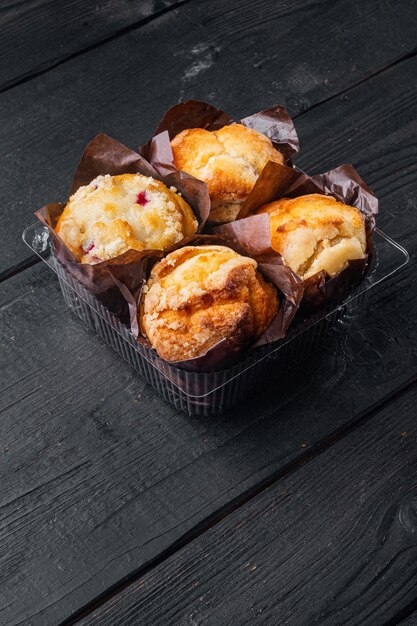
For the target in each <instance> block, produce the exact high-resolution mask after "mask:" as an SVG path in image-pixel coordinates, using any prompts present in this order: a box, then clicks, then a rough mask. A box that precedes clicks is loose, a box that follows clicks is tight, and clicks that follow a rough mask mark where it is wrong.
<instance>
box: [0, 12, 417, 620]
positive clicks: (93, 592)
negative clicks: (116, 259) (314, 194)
mask: <svg viewBox="0 0 417 626" xmlns="http://www.w3.org/2000/svg"><path fill="white" fill-rule="evenodd" d="M416 13H417V12H416V3H415V2H413V0H400V1H399V2H392V1H391V0H351V1H349V2H348V1H347V0H344V1H340V2H339V1H335V0H292V1H290V0H279V1H274V0H261V1H258V0H252V1H251V2H237V1H235V0H229V1H228V2H225V1H224V0H211V2H209V1H208V0H206V1H203V0H182V1H176V0H155V1H154V2H140V1H139V0H136V1H134V0H96V1H95V2H88V1H85V0H72V2H68V1H67V2H64V1H63V0H60V1H58V0H36V1H35V0H26V2H18V1H17V0H10V2H5V3H3V4H2V6H0V24H1V32H2V36H1V39H0V70H1V71H0V81H1V83H0V88H1V91H2V93H1V96H0V107H1V124H0V136H1V147H2V149H1V154H0V162H1V171H2V177H1V190H2V202H1V207H2V227H1V229H0V247H1V250H2V254H1V261H0V272H1V275H0V278H1V280H2V284H1V289H0V324H1V338H0V342H1V377H0V387H1V391H2V393H1V400H0V402H1V404H0V429H1V448H0V454H1V463H0V473H1V483H0V484H1V491H0V507H1V508H0V533H1V541H0V550H1V556H0V578H1V583H0V623H1V624H2V625H3V624H4V625H6V624H7V625H8V626H9V625H10V626H12V625H17V624H25V625H26V624H36V625H42V626H44V625H49V624H54V625H55V624H64V623H65V624H73V623H77V624H80V625H81V624H82V625H83V626H90V625H92V624H97V625H100V626H101V625H103V624H104V625H107V624H109V625H113V624H120V625H125V624H138V625H139V624H140V625H141V626H142V625H148V624H149V625H152V626H153V625H159V624H162V625H165V624H167V625H171V624H174V625H180V626H197V625H210V626H211V625H212V626H225V625H230V626H241V625H243V624H251V625H252V624H265V625H267V626H270V625H274V624H291V625H295V626H299V625H310V624H320V625H335V624H336V625H339V624H340V625H342V624H343V625H347V624H349V625H364V624H365V625H368V624H371V625H374V624H375V625H378V626H382V625H385V626H388V625H391V624H398V623H401V624H403V625H408V626H409V625H411V624H417V612H416V611H417V463H416V461H417V445H416V436H417V422H416V417H417V415H416V412H417V411H416V402H417V386H416V382H417V342H416V338H417V322H416V319H417V273H416V270H417V265H416V259H415V254H414V250H415V246H416V242H417V143H416V140H417V97H416V89H417V56H416V52H417V40H416V32H417V17H416ZM188 98H198V99H201V100H208V101H210V102H212V103H213V104H217V105H219V106H221V107H222V108H223V109H225V110H226V111H228V112H230V113H231V114H232V115H234V116H235V117H236V118H239V117H241V116H243V115H245V114H249V113H251V112H253V111H256V110H259V109H261V108H264V107H266V106H268V105H272V104H277V103H282V104H285V105H286V106H287V108H288V109H289V111H290V113H291V114H292V115H293V116H294V119H295V124H296V127H297V131H298V133H299V136H300V141H301V154H300V157H299V158H298V159H297V164H298V165H299V166H300V167H303V168H305V169H307V170H308V171H310V172H318V171H325V170H326V169H330V168H331V167H334V166H336V165H339V164H341V163H343V162H352V163H353V164H354V165H355V166H356V167H357V168H358V170H359V172H360V173H361V175H362V176H363V177H364V178H365V180H366V181H367V182H368V184H369V185H370V186H371V187H372V188H373V189H374V190H375V192H377V194H378V195H379V197H380V201H381V202H380V204H381V213H380V217H379V225H380V227H381V228H382V229H383V230H385V231H386V232H387V233H388V234H389V235H391V236H392V237H393V238H395V239H396V240H398V241H399V242H400V243H401V244H402V245H403V246H405V247H406V248H408V250H409V251H410V252H411V262H410V264H409V265H408V266H407V267H405V268H404V269H403V270H401V271H400V273H399V274H398V275H397V276H395V277H393V278H392V279H388V280H387V281H386V282H384V283H383V284H381V285H380V286H378V287H376V288H375V289H374V290H373V292H372V295H371V297H370V300H369V304H368V308H367V311H366V314H364V315H363V316H362V317H361V318H360V319H359V320H358V321H357V322H355V324H354V326H353V327H352V329H351V331H350V332H349V333H347V334H346V335H345V336H344V337H343V338H342V339H341V340H340V341H339V343H338V344H337V345H336V346H333V347H331V348H329V350H328V351H327V352H326V351H325V352H324V353H323V354H319V355H317V356H316V357H315V358H314V359H311V360H309V361H308V362H307V363H305V364H304V365H303V366H302V367H301V368H298V369H297V370H295V372H294V373H293V374H292V376H290V377H289V380H288V381H287V383H286V386H285V389H283V388H280V387H278V386H275V387H273V388H270V389H267V390H266V391H265V392H263V393H262V394H259V395H258V396H257V397H256V398H253V399H251V400H250V401H249V402H246V403H245V405H244V406H240V407H238V408H236V409H235V410H234V411H232V412H230V413H228V414H225V415H221V416H218V417H215V418H210V419H208V418H193V417H189V416H187V415H185V414H183V413H179V412H176V411H175V410H174V409H173V408H172V407H171V406H169V405H168V404H166V403H164V402H163V401H162V400H161V399H160V398H159V397H158V396H157V395H156V393H155V392H154V391H153V390H152V389H151V388H150V387H149V386H148V385H147V384H145V383H144V382H143V381H142V380H141V378H140V377H139V376H138V375H137V374H136V373H135V372H134V371H133V370H131V369H130V368H129V366H128V365H126V364H125V363H124V362H123V361H122V360H120V359H119V358H118V357H117V356H116V355H115V354H114V353H113V352H112V350H111V349H110V348H109V347H107V346H106V345H105V344H104V343H103V342H102V341H101V340H99V339H98V338H97V337H96V336H94V335H92V334H90V333H89V331H87V330H86V329H85V328H84V327H83V326H82V325H81V324H80V323H79V322H78V321H77V320H76V318H75V317H73V316H72V315H71V314H70V313H69V312H68V310H67V309H66V307H65V305H64V303H63V301H62V299H61V296H60V292H59V287H58V285H57V281H56V279H55V278H54V276H53V274H52V273H51V272H49V271H48V270H47V268H46V267H45V266H43V264H40V263H38V262H37V259H36V258H34V257H33V256H30V255H29V250H28V249H27V248H26V247H25V246H24V244H23V243H22V241H21V231H22V230H23V228H24V227H25V226H26V225H28V224H30V223H31V222H32V221H33V220H34V218H33V211H34V210H35V209H36V208H38V207H39V206H40V205H42V204H44V203H45V202H46V201H49V202H51V201H58V200H62V199H65V197H66V194H67V190H68V185H69V183H70V181H71V177H72V173H73V170H74V167H75V164H76V162H77V159H78V157H79V154H80V152H81V150H82V148H83V147H84V145H85V144H86V143H87V142H88V141H89V140H90V139H91V138H92V137H93V136H94V135H95V134H96V133H97V132H99V131H104V132H107V133H108V134H110V135H113V136H115V137H116V138H118V139H119V140H120V141H122V142H124V143H127V144H128V145H130V146H132V147H136V146H137V145H138V144H140V143H142V142H143V141H144V140H145V139H147V137H148V136H149V135H150V133H151V131H152V129H153V128H154V126H155V123H156V122H157V121H158V119H159V118H160V116H161V114H162V113H163V111H164V110H165V109H167V108H168V107H169V106H171V105H172V104H174V103H176V102H178V101H180V100H183V99H188Z"/></svg>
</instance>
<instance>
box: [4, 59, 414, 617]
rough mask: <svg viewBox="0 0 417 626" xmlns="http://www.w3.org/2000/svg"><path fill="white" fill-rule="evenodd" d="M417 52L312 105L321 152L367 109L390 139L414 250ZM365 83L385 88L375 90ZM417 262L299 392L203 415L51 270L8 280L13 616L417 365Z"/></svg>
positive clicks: (47, 610)
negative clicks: (96, 329) (123, 356)
mask: <svg viewBox="0 0 417 626" xmlns="http://www.w3.org/2000/svg"><path fill="white" fill-rule="evenodd" d="M415 63H416V61H415V60H413V59H411V60H409V61H407V62H406V63H404V64H400V65H399V66H397V68H395V69H396V71H395V72H394V71H393V70H394V68H393V70H391V71H390V72H386V73H384V74H381V75H380V76H379V77H377V78H375V79H374V81H373V82H372V92H370V91H368V89H369V86H368V85H367V84H365V85H361V86H360V87H357V88H356V89H353V90H352V91H351V93H350V99H349V106H350V108H348V107H347V106H346V105H345V104H343V108H342V111H340V109H339V107H340V106H342V104H340V103H338V101H337V100H335V102H334V105H333V106H330V103H329V104H326V105H325V107H323V116H322V117H320V115H319V111H320V108H317V109H315V110H314V111H311V112H309V113H308V114H306V116H307V115H309V116H311V120H312V127H313V128H315V129H316V136H315V137H314V136H313V139H314V140H315V141H312V140H311V141H310V142H309V145H311V150H312V153H311V162H313V161H314V159H317V158H318V157H317V153H316V151H318V150H319V147H317V145H316V144H317V139H316V137H317V133H318V129H320V128H322V127H323V141H322V142H321V143H320V149H321V150H322V153H323V155H326V152H327V150H330V149H331V150H332V151H333V152H332V156H333V158H334V159H335V160H337V162H338V163H339V162H341V161H342V160H345V159H344V154H345V152H346V150H347V143H346V142H345V141H342V139H341V141H340V143H339V152H338V151H337V150H336V148H335V147H334V145H333V142H334V141H335V135H333V134H330V133H328V132H327V131H326V132H325V128H327V127H329V128H332V127H335V128H336V129H337V132H338V133H339V134H340V135H341V137H342V138H345V137H346V134H347V129H348V128H349V129H351V124H350V119H351V117H350V116H351V115H352V116H353V119H355V115H356V112H357V111H358V110H359V108H360V110H361V115H362V116H364V118H366V119H368V120H369V128H368V131H367V132H368V133H371V134H370V136H374V137H377V138H378V142H379V144H378V148H379V151H380V152H379V154H378V157H377V158H378V164H377V165H378V167H376V166H375V170H376V173H375V174H374V179H373V183H374V186H377V185H378V184H380V186H381V189H380V190H381V194H382V200H383V208H384V209H385V211H386V214H385V217H383V218H382V219H383V220H385V219H387V217H388V222H387V224H386V225H387V226H388V227H389V232H390V233H391V234H394V235H395V236H397V237H399V238H400V240H401V242H402V243H403V244H404V245H405V246H406V247H409V248H413V247H415V232H416V228H417V221H416V220H417V213H416V212H415V211H412V210H411V209H410V207H411V208H412V205H410V201H412V200H413V198H414V196H415V194H416V182H415V177H414V176H412V175H408V174H407V173H408V172H409V171H410V168H413V167H415V159H414V153H413V146H415V133H416V124H415V122H414V123H413V122H412V121H411V117H412V115H414V119H416V116H415V112H416V111H415V107H416V104H415V101H414V99H412V98H411V97H409V96H408V91H407V90H408V89H409V88H410V89H411V87H412V85H413V84H414V83H413V81H415V74H416V71H415V70H416V65H415ZM397 77H398V78H397ZM401 89H403V90H404V99H403V108H402V114H401V116H398V115H394V112H396V111H397V110H398V98H399V92H401ZM364 91H366V93H370V94H371V95H372V97H370V98H368V100H366V99H365V98H364V97H363V93H364ZM382 95H383V96H384V102H386V106H385V108H384V115H381V114H380V113H379V105H378V102H379V101H380V98H381V97H382ZM342 102H343V103H344V101H342ZM343 124H344V125H343ZM308 128H309V127H308V124H306V126H305V129H307V130H308ZM404 129H405V130H404ZM307 130H306V131H305V132H307ZM303 132H304V131H303ZM356 141H358V143H357V152H355V151H354V150H353V149H352V150H351V152H350V156H351V158H352V159H353V160H354V161H355V160H356V159H359V158H360V159H363V163H364V165H365V166H366V165H367V163H368V162H369V163H372V159H371V156H372V155H374V153H373V149H374V145H373V142H372V141H367V142H362V141H361V140H360V139H356ZM393 154H395V155H396V156H395V159H393V158H392V156H391V155H393ZM383 155H385V156H383ZM400 157H402V158H400ZM305 158H306V159H307V158H308V153H306V154H305ZM323 158H324V157H323ZM370 171H371V170H370ZM372 171H373V170H372ZM378 171H380V174H381V181H379V179H378ZM398 175H400V176H401V184H399V182H398V180H397V177H398ZM407 207H408V209H407ZM390 214H391V215H390ZM415 267H416V266H415V261H413V264H412V265H411V266H410V267H409V268H408V269H406V270H404V271H402V272H401V275H400V277H399V279H398V280H397V279H395V280H394V279H392V280H390V281H389V282H388V283H386V284H384V285H383V286H381V288H377V289H376V291H375V294H374V295H373V296H372V298H371V301H370V305H369V314H368V316H367V317H366V318H364V319H362V320H361V321H360V322H358V324H357V325H356V327H355V329H354V331H353V332H352V333H350V335H349V336H348V337H346V338H345V340H344V341H343V342H342V344H341V345H340V347H339V350H338V351H336V352H333V353H332V354H331V355H329V354H327V353H325V354H323V355H321V356H319V357H318V358H317V360H314V361H311V362H310V363H309V364H307V365H306V366H305V367H304V368H302V369H301V370H300V371H299V372H298V375H297V376H294V377H292V378H291V379H290V380H289V381H288V382H287V384H286V386H285V389H279V390H278V392H277V389H275V388H274V389H270V390H269V391H268V392H266V393H265V394H262V396H260V397H258V398H255V399H254V400H253V401H252V402H248V403H246V404H245V406H244V407H240V408H239V409H236V411H234V412H232V413H231V414H229V415H225V416H219V417H217V418H214V419H213V418H210V420H204V419H199V420H196V419H193V418H188V417H187V416H184V415H182V414H178V413H176V412H175V411H174V410H173V409H172V408H171V407H169V406H168V405H166V404H164V403H163V402H162V401H160V400H159V399H158V398H157V397H156V395H155V394H154V392H153V391H152V390H151V389H150V388H149V387H148V386H146V385H145V384H144V383H143V382H142V381H141V379H140V378H138V377H137V376H136V374H135V373H134V372H133V371H131V370H130V369H129V368H128V367H127V366H125V365H124V364H123V363H122V362H121V361H120V360H119V359H117V358H116V357H115V355H114V354H113V352H112V351H111V350H110V349H107V348H106V347H105V346H103V344H102V343H101V342H100V341H99V340H98V339H96V338H95V337H92V336H90V335H89V334H88V332H87V331H85V330H84V329H83V327H82V326H81V325H79V324H78V323H77V322H76V321H75V320H74V319H73V318H71V317H70V316H69V315H68V313H67V311H66V310H65V307H64V305H63V303H61V301H60V299H59V293H58V287H57V285H56V284H55V282H54V279H53V277H52V275H50V274H49V273H48V271H47V270H46V268H45V269H43V268H40V267H37V268H34V269H32V270H28V271H26V272H23V273H22V274H21V275H20V276H16V277H14V278H13V279H10V280H8V281H6V283H5V284H4V285H3V286H2V293H1V295H0V298H1V299H0V324H1V328H2V329H3V333H2V337H1V339H0V342H1V354H2V370H1V377H0V384H1V407H0V411H1V412H0V418H1V419H0V437H1V441H2V442H4V448H3V453H4V456H3V463H2V464H0V472H1V473H2V474H1V484H2V486H3V488H2V493H1V494H0V532H1V537H2V548H3V549H2V553H1V558H0V577H1V578H0V585H1V589H2V594H1V600H0V602H1V605H0V623H2V624H7V625H13V624H18V623H21V624H23V623H24V624H28V623H31V624H41V625H42V626H43V625H44V624H49V623H51V624H55V623H57V622H59V620H61V619H64V618H65V617H67V616H68V615H70V614H71V613H72V612H74V611H76V610H77V609H79V608H80V607H81V606H84V605H85V604H87V603H88V602H89V601H91V600H92V599H93V598H95V597H97V596H99V595H100V594H101V593H102V592H103V591H104V590H105V589H107V588H108V587H109V586H111V585H113V584H116V583H117V582H118V581H120V580H121V579H123V578H124V577H126V576H128V575H130V574H132V573H133V572H135V570H137V569H138V568H141V567H143V566H144V565H146V564H147V563H149V562H151V561H152V559H154V558H155V557H157V556H158V555H160V554H161V553H162V552H163V551H164V550H167V549H170V547H172V546H173V544H174V543H175V542H176V541H182V540H183V538H184V537H185V538H186V537H187V533H191V532H193V529H195V527H196V526H197V525H198V524H204V523H205V520H208V519H210V517H211V519H217V518H218V517H220V516H221V515H223V514H225V512H227V511H228V510H230V508H233V507H234V506H235V504H236V503H237V502H239V501H240V500H241V499H242V498H245V497H246V496H247V495H250V494H252V493H254V492H256V491H257V490H258V489H259V488H261V487H262V486H263V485H264V484H265V483H266V482H268V481H270V480H272V479H274V478H276V477H278V476H279V475H280V474H281V473H282V472H283V471H285V470H286V468H288V466H289V464H291V463H294V462H296V461H297V459H300V458H301V457H302V455H303V454H304V452H305V451H306V450H311V449H314V448H315V447H316V446H317V445H319V443H320V442H321V441H323V439H328V438H329V437H331V435H332V433H334V432H335V431H338V429H340V428H343V427H346V426H347V425H348V424H350V423H351V422H352V421H354V420H355V419H357V418H358V416H360V415H361V414H364V413H366V412H367V411H369V410H370V409H371V408H372V407H374V406H375V405H376V404H378V403H379V402H380V401H382V400H383V398H384V397H386V395H387V394H389V393H391V392H392V391H393V390H395V389H397V388H398V387H399V386H401V385H404V384H405V383H406V382H407V381H409V380H410V379H413V378H415V376H416V374H417V345H416V329H415V317H416V307H417V304H416V298H417V293H416V292H417V290H416V277H415ZM18 306H19V308H17V307H18ZM17 329H19V332H17ZM300 386H302V393H300ZM329 397H331V402H329ZM17 590H19V591H17Z"/></svg>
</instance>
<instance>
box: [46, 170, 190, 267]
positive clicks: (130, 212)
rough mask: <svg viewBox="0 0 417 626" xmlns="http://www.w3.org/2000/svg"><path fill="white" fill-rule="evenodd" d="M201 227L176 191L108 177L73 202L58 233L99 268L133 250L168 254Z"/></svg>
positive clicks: (139, 179) (141, 179) (137, 177)
mask: <svg viewBox="0 0 417 626" xmlns="http://www.w3.org/2000/svg"><path fill="white" fill-rule="evenodd" d="M197 226H198V224H197V220H196V218H195V215H194V213H193V212H192V210H191V207H190V206H189V205H188V204H187V202H185V200H184V199H183V198H182V197H181V196H180V195H179V194H178V193H176V190H175V188H173V187H172V188H171V189H168V187H166V186H165V185H164V184H163V183H162V182H160V181H158V180H155V179H154V178H151V177H149V176H143V175H142V174H121V175H119V176H110V175H108V174H107V175H106V176H98V177H97V178H95V179H94V180H92V181H91V183H90V184H89V185H85V186H83V187H80V188H79V189H78V190H77V191H76V192H75V193H74V195H72V196H71V198H70V199H69V202H68V204H67V205H66V207H65V209H64V211H63V213H62V215H61V217H60V218H59V221H58V224H57V226H56V232H57V233H58V235H59V236H60V237H61V238H62V239H63V240H64V241H65V243H66V244H67V245H68V247H69V248H70V249H71V251H72V252H73V253H74V255H75V256H76V258H77V260H78V261H81V262H82V263H98V262H100V261H106V260H108V259H111V258H114V257H116V256H118V255H119V254H122V253H123V252H126V251H127V250H129V249H133V250H145V249H149V248H156V249H164V248H167V247H169V246H171V245H173V244H175V243H178V242H179V241H181V240H182V239H183V238H184V237H187V236H188V235H191V234H193V233H195V232H196V230H197Z"/></svg>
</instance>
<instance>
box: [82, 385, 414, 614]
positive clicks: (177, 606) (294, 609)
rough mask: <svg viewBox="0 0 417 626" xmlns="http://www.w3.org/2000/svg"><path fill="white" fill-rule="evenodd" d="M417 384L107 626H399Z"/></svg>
mask: <svg viewBox="0 0 417 626" xmlns="http://www.w3.org/2000/svg"><path fill="white" fill-rule="evenodd" d="M416 403H417V388H416V386H415V385H414V387H413V389H411V390H410V391H408V393H405V394H404V395H402V396H401V397H400V398H399V399H398V400H396V401H395V402H392V403H390V404H388V406H386V407H385V408H384V409H383V410H382V411H380V412H378V413H377V414H376V415H375V416H374V417H372V419H371V420H369V422H368V423H366V424H363V425H361V426H359V427H358V428H357V429H356V430H355V431H354V432H353V433H351V434H350V435H349V436H348V437H346V438H344V439H342V440H341V441H339V442H337V443H336V444H335V445H334V446H333V447H332V448H330V449H329V450H327V451H326V452H324V453H323V454H319V455H317V456H316V457H314V458H313V459H312V460H310V461H309V462H307V463H305V464H304V465H303V466H302V467H301V468H300V469H299V470H298V471H297V472H295V473H294V474H291V475H289V476H287V477H285V478H283V479H282V480H280V481H279V482H277V483H276V484H275V485H273V486H272V487H271V488H269V489H267V490H265V491H264V492H263V493H262V494H260V495H259V496H257V497H256V498H254V499H253V500H252V501H251V502H249V503H248V504H246V505H245V506H243V507H241V508H240V509H238V510H237V511H235V512H233V513H231V514H230V515H229V516H228V517H227V518H226V519H225V520H222V521H221V522H220V523H219V524H218V525H217V526H215V527H214V528H212V529H210V530H209V531H208V532H206V533H204V534H203V535H202V536H201V537H199V538H198V539H197V540H195V541H193V542H192V543H191V544H190V545H188V546H187V547H186V548H184V549H182V550H180V551H179V552H178V553H177V554H176V555H175V556H174V557H172V558H170V559H168V560H167V561H165V562H164V563H163V564H161V565H159V566H157V567H156V568H155V569H154V570H153V571H152V572H150V573H149V574H147V575H146V576H144V577H141V578H140V579H139V580H138V581H137V582H135V583H134V584H133V585H131V586H129V587H128V588H127V589H126V590H124V591H123V592H122V593H120V594H119V595H118V596H117V597H114V598H113V599H112V600H110V601H109V602H107V603H105V604H104V605H103V606H102V607H100V608H99V609H98V610H97V611H95V612H94V613H93V614H92V615H91V616H89V617H87V618H86V619H84V620H82V621H81V622H80V626H81V625H82V626H87V625H88V626H90V625H91V626H92V625H93V624H100V626H105V625H106V624H111V625H112V626H116V625H118V624H132V625H133V624H141V626H145V625H147V624H149V625H151V624H152V625H153V624H207V625H211V624H213V625H215V624H216V625H217V624H222V625H226V624H239V625H241V626H244V625H245V624H251V626H253V625H256V624H288V625H289V626H290V625H294V626H304V625H305V626H307V625H310V624H320V626H326V625H329V626H330V625H332V626H333V625H334V624H338V625H339V624H340V625H341V624H344V625H348V624H349V625H350V626H353V625H359V624H360V625H361V626H373V625H375V624H388V623H389V624H395V623H397V622H396V621H395V616H396V615H397V614H398V613H399V612H401V610H402V609H403V607H404V606H405V605H406V604H407V603H408V602H410V601H415V590H416V585H417V565H416V551H417V540H416V530H417V518H416V502H417V488H416V482H417V446H416V440H417V424H416V419H415V406H416Z"/></svg>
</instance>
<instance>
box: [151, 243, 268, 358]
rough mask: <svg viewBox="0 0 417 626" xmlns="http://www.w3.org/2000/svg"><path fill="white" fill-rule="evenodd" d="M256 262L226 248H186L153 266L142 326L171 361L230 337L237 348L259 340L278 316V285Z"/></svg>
mask: <svg viewBox="0 0 417 626" xmlns="http://www.w3.org/2000/svg"><path fill="white" fill-rule="evenodd" d="M256 267H257V264H256V261H254V260H253V259H250V258H248V257H244V256H241V255H239V254H237V252H234V251H233V250H231V249H230V248H226V247H225V246H211V245H210V246H195V247H194V246H186V247H184V248H180V249H178V250H175V252H171V253H170V254H168V256H167V257H165V259H163V260H162V261H160V262H159V263H157V264H156V265H155V266H154V268H153V269H152V272H151V275H150V277H149V280H148V283H147V285H145V287H144V289H145V294H144V297H143V301H142V307H141V320H140V322H141V330H142V333H143V334H144V335H145V336H146V337H148V339H149V341H150V342H151V344H152V346H153V347H154V348H155V349H156V351H157V353H158V354H159V356H160V357H162V358H163V359H166V360H167V361H183V360H185V359H190V358H193V357H197V356H200V355H202V354H204V353H205V352H206V351H207V350H208V349H209V348H211V347H212V346H214V345H215V344H216V343H218V342H219V341H220V340H221V339H224V338H227V339H228V340H229V342H230V343H231V344H232V346H233V347H234V348H236V349H241V348H245V347H247V346H248V345H250V344H251V343H252V342H253V341H255V340H256V339H257V338H258V337H259V336H260V335H261V334H262V333H263V332H264V330H266V328H267V327H268V326H269V324H270V323H271V321H272V320H273V319H274V317H275V315H276V313H277V310H278V306H279V302H278V297H277V292H276V289H275V287H274V286H273V285H271V284H270V283H266V282H265V281H264V279H263V278H262V276H261V275H260V274H259V272H258V271H257V270H256Z"/></svg>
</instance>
